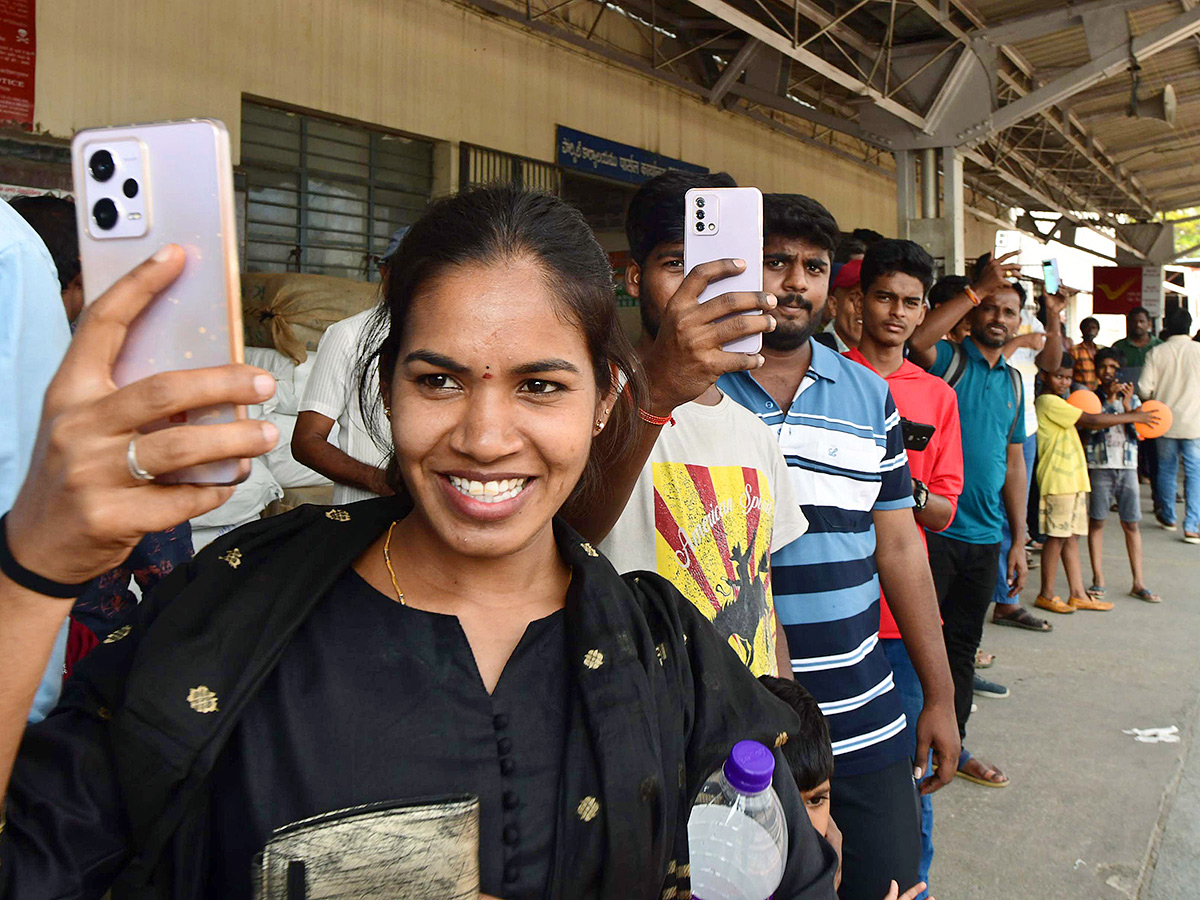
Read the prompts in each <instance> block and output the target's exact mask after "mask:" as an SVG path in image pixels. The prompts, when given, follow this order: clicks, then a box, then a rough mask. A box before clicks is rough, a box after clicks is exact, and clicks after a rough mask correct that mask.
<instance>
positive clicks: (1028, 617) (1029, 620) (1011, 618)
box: [992, 606, 1054, 631]
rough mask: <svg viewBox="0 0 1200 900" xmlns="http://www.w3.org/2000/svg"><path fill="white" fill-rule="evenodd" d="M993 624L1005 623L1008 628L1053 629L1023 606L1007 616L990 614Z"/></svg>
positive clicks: (1027, 629) (1028, 629)
mask: <svg viewBox="0 0 1200 900" xmlns="http://www.w3.org/2000/svg"><path fill="white" fill-rule="evenodd" d="M992 624H993V625H1007V626H1009V627H1010V628H1024V629H1025V630H1026V631H1053V630H1054V626H1053V625H1051V624H1050V623H1049V622H1047V621H1046V620H1045V619H1039V618H1038V617H1037V616H1034V615H1032V614H1031V613H1030V612H1029V610H1027V609H1026V608H1025V607H1023V606H1022V607H1021V608H1020V609H1019V610H1018V611H1017V612H1015V613H1012V614H1010V615H1007V616H997V615H995V614H993V615H992Z"/></svg>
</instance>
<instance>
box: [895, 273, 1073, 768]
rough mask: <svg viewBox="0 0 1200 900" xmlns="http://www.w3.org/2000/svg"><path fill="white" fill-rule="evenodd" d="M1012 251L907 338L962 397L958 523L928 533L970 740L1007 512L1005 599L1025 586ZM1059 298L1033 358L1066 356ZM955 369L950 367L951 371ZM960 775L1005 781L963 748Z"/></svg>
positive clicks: (1014, 612)
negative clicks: (1007, 353)
mask: <svg viewBox="0 0 1200 900" xmlns="http://www.w3.org/2000/svg"><path fill="white" fill-rule="evenodd" d="M1012 255H1013V254H1011V253H1010V254H1008V255H1006V256H1001V257H999V258H996V259H991V260H989V261H988V263H987V265H985V266H984V267H983V268H982V270H981V271H980V273H979V275H978V277H977V279H976V281H975V283H974V284H973V285H971V286H969V287H965V288H964V289H963V290H962V291H961V292H960V293H959V294H958V296H956V297H954V298H952V299H950V300H947V301H946V302H944V303H942V304H941V305H940V306H938V307H937V308H936V309H934V310H932V311H931V312H930V313H929V314H928V315H927V316H926V317H925V321H924V322H923V323H922V324H921V326H920V327H919V328H917V330H916V332H915V333H914V334H913V337H912V340H911V341H910V342H909V359H910V360H911V361H912V362H914V363H916V364H917V365H919V366H921V367H922V368H925V369H928V370H929V372H930V373H931V374H933V375H936V376H938V377H944V378H945V379H946V380H947V381H948V382H951V387H953V388H954V390H955V391H956V392H957V394H958V408H959V414H960V418H961V423H962V433H963V434H964V435H969V436H970V439H969V440H966V441H964V442H963V464H964V475H965V477H964V484H963V492H962V495H961V496H960V497H959V501H958V512H957V514H956V515H955V518H954V522H953V523H951V525H950V527H949V528H947V529H946V530H945V531H943V532H942V533H940V534H930V535H929V536H928V540H929V564H930V567H931V568H932V570H933V577H934V581H935V582H936V584H937V595H938V602H939V605H940V607H941V612H942V620H943V628H942V632H943V636H944V637H945V642H946V653H947V655H948V656H949V658H950V671H951V673H952V675H953V677H954V707H955V713H956V716H957V718H958V728H959V735H960V736H962V737H965V736H966V726H967V719H968V718H970V715H971V699H972V696H973V693H974V681H975V651H976V650H978V649H979V641H980V638H981V637H982V635H983V621H984V617H985V615H986V614H987V609H988V605H989V604H990V602H991V599H992V593H993V590H994V588H995V582H996V577H997V567H998V564H999V552H1000V542H1001V535H1002V531H1003V522H1004V519H1005V516H1006V515H1007V519H1008V525H1009V529H1010V531H1011V533H1012V549H1011V550H1010V551H1009V554H1008V559H1007V566H1006V581H1007V582H1008V585H1009V592H1008V596H1009V598H1010V599H1011V598H1014V597H1017V596H1018V595H1019V593H1020V591H1021V588H1022V587H1023V586H1024V584H1025V577H1026V574H1027V568H1028V567H1027V564H1026V561H1025V513H1026V509H1025V484H1026V482H1025V457H1024V453H1023V445H1024V443H1025V415H1024V396H1023V395H1024V391H1023V389H1022V384H1021V378H1020V375H1019V373H1017V372H1016V371H1015V370H1010V368H1009V365H1008V362H1007V361H1006V360H1005V358H1004V347H1005V344H1006V343H1007V342H1008V340H1009V339H1010V338H1011V337H1012V336H1013V335H1014V334H1015V333H1016V330H1017V328H1018V327H1019V325H1020V322H1021V305H1022V301H1021V295H1020V294H1019V293H1018V292H1017V291H1016V289H1015V288H1014V287H1013V285H1012V283H1011V282H1010V281H1009V280H1008V279H1009V276H1012V275H1016V274H1017V273H1018V272H1019V266H1017V265H1016V264H1015V263H1010V262H1008V260H1009V259H1010V258H1011V257H1012ZM1062 306H1063V300H1062V298H1061V297H1058V296H1057V295H1050V296H1048V297H1047V298H1046V311H1047V317H1046V344H1045V347H1044V348H1043V349H1042V352H1041V353H1039V354H1038V357H1037V360H1038V364H1039V365H1042V366H1044V365H1048V363H1046V362H1045V360H1048V359H1058V360H1060V361H1061V359H1062V354H1063V350H1062V327H1061V324H1060V321H1059V319H1060V317H1059V313H1060V312H1061V310H1062ZM968 314H969V315H970V317H971V333H970V336H969V337H968V338H967V339H966V340H964V341H963V342H962V343H961V344H957V345H956V344H952V343H951V342H950V341H947V340H942V339H941V337H942V335H944V334H946V332H947V331H949V330H950V329H951V328H952V327H953V326H954V324H955V323H956V322H958V321H959V320H960V319H961V318H962V317H963V316H964V315H968ZM952 367H953V368H952ZM992 621H993V622H995V623H996V624H998V625H1013V626H1015V627H1018V628H1026V629H1029V630H1033V631H1048V630H1050V626H1049V624H1048V623H1046V622H1044V621H1043V620H1041V619H1037V618H1034V616H1032V615H1031V614H1030V612H1029V611H1028V610H1027V609H1025V608H1024V607H1023V606H1021V605H1020V603H1019V602H1014V603H1005V604H997V605H996V609H995V612H994V613H993V617H992ZM957 774H959V775H960V776H962V777H963V778H966V779H967V780H969V781H973V782H975V783H977V784H982V785H986V786H989V787H1004V786H1005V785H1007V784H1008V778H1007V776H1005V775H1004V773H1003V772H1001V771H1000V770H999V769H998V768H996V767H995V766H991V765H987V764H986V763H984V762H982V761H981V760H978V759H975V758H974V757H972V756H971V755H970V753H968V752H967V751H966V750H965V749H964V750H963V752H962V756H961V758H960V759H959V761H958V766H957Z"/></svg>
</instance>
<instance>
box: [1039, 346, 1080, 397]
mask: <svg viewBox="0 0 1200 900" xmlns="http://www.w3.org/2000/svg"><path fill="white" fill-rule="evenodd" d="M1074 377H1075V360H1074V358H1073V357H1072V356H1071V354H1070V353H1064V354H1063V356H1062V362H1061V363H1059V366H1058V370H1057V371H1054V372H1042V393H1044V394H1057V395H1058V396H1060V397H1065V396H1067V394H1069V393H1070V392H1071V380H1072V379H1073V378H1074Z"/></svg>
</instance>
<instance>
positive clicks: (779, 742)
mask: <svg viewBox="0 0 1200 900" xmlns="http://www.w3.org/2000/svg"><path fill="white" fill-rule="evenodd" d="M787 742H788V733H787V732H786V731H781V732H779V734H777V735H775V746H776V747H782V746H783V745H784V744H786V743H787Z"/></svg>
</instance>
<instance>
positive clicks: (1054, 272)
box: [1042, 259, 1062, 294]
mask: <svg viewBox="0 0 1200 900" xmlns="http://www.w3.org/2000/svg"><path fill="white" fill-rule="evenodd" d="M1042 279H1043V281H1045V283H1046V293H1047V294H1057V293H1058V289H1059V288H1060V287H1062V283H1061V282H1060V281H1059V279H1058V260H1057V259H1046V260H1042Z"/></svg>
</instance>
